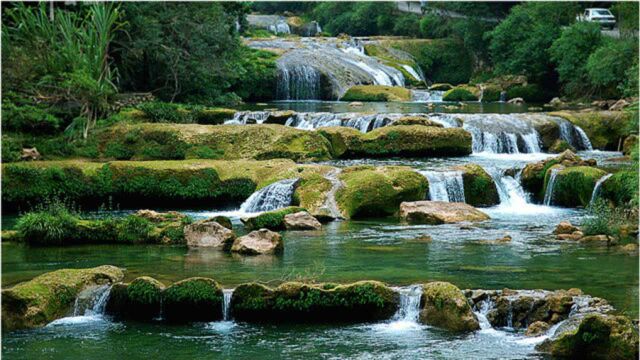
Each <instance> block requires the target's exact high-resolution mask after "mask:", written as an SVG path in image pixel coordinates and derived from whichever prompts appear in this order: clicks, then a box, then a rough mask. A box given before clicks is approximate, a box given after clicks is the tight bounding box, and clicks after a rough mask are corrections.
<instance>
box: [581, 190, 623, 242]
mask: <svg viewBox="0 0 640 360" xmlns="http://www.w3.org/2000/svg"><path fill="white" fill-rule="evenodd" d="M588 210H589V216H588V217H586V218H585V219H584V220H583V222H582V231H583V232H584V234H585V235H610V236H613V235H617V234H619V232H620V225H622V224H623V219H624V215H623V214H622V212H621V211H620V210H619V209H618V208H613V207H610V206H609V204H608V203H607V202H606V201H604V200H602V199H597V200H596V201H594V202H593V204H591V205H589V207H588Z"/></svg>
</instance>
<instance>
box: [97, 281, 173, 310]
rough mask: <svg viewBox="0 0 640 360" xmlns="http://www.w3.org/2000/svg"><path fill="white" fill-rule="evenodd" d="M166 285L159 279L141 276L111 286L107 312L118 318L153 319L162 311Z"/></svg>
mask: <svg viewBox="0 0 640 360" xmlns="http://www.w3.org/2000/svg"><path fill="white" fill-rule="evenodd" d="M163 290H164V285H163V284H162V283H161V282H159V281H158V280H156V279H154V278H151V277H148V276H141V277H138V278H136V279H134V280H133V281H132V282H131V283H130V284H116V285H114V286H113V287H112V288H111V293H110V294H109V300H108V302H107V308H106V311H107V313H109V314H111V315H114V316H116V317H118V318H127V319H135V320H143V321H151V320H153V319H155V318H157V317H158V316H159V315H160V313H161V307H162V291H163Z"/></svg>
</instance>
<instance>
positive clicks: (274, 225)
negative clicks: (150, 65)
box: [243, 206, 306, 230]
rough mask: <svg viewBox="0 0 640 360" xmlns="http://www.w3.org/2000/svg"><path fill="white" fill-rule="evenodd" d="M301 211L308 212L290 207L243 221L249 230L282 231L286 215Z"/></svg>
mask: <svg viewBox="0 0 640 360" xmlns="http://www.w3.org/2000/svg"><path fill="white" fill-rule="evenodd" d="M300 211H306V210H305V209H304V208H301V207H297V206H289V207H286V208H284V209H278V210H273V211H267V212H264V213H262V214H260V215H258V216H255V217H251V218H248V219H245V220H243V221H244V226H245V227H246V228H247V229H248V230H258V229H271V230H282V229H284V217H285V215H288V214H293V213H297V212H300Z"/></svg>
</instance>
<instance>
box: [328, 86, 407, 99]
mask: <svg viewBox="0 0 640 360" xmlns="http://www.w3.org/2000/svg"><path fill="white" fill-rule="evenodd" d="M340 100H342V101H410V100H411V90H409V89H406V88H404V87H401V86H384V85H355V86H352V87H350V88H349V90H347V92H346V93H345V94H344V95H343V96H342V98H341V99H340Z"/></svg>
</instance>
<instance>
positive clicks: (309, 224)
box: [284, 211, 322, 230]
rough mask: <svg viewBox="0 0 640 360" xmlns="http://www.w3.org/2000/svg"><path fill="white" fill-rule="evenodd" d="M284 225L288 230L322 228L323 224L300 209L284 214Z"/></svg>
mask: <svg viewBox="0 0 640 360" xmlns="http://www.w3.org/2000/svg"><path fill="white" fill-rule="evenodd" d="M284 227H285V228H287V230H320V228H321V227H322V224H321V223H320V221H318V220H317V219H316V218H314V217H313V216H311V215H310V214H309V213H308V212H306V211H299V212H297V213H293V214H287V215H285V216H284Z"/></svg>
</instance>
